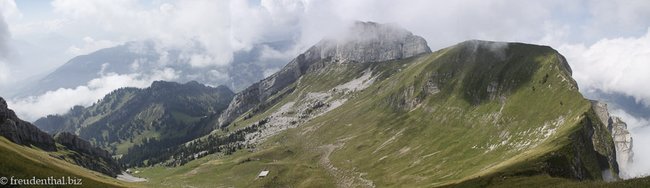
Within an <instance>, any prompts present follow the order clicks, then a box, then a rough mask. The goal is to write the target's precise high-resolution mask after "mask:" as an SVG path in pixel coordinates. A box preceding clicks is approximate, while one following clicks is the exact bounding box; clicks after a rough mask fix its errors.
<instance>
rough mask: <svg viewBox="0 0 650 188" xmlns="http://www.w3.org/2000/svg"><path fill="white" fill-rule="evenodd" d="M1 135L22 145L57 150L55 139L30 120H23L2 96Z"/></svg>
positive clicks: (0, 98)
mask: <svg viewBox="0 0 650 188" xmlns="http://www.w3.org/2000/svg"><path fill="white" fill-rule="evenodd" d="M0 136H4V137H5V138H7V139H9V140H10V141H12V142H14V143H16V144H20V145H26V146H28V145H34V146H36V147H39V148H41V149H43V150H46V151H54V150H56V145H55V144H54V140H53V139H52V137H50V135H48V134H47V133H45V132H43V131H41V130H39V129H38V128H37V127H36V126H34V125H32V124H31V123H29V122H26V121H23V120H21V119H19V118H18V117H17V116H16V113H14V111H13V110H11V109H9V108H8V106H7V102H6V101H5V100H4V99H3V98H2V97H0Z"/></svg>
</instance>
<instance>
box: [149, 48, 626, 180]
mask: <svg viewBox="0 0 650 188" xmlns="http://www.w3.org/2000/svg"><path fill="white" fill-rule="evenodd" d="M309 69H310V71H308V73H307V74H305V75H303V76H302V77H301V78H300V79H299V80H298V81H297V82H295V83H293V84H290V85H288V86H287V87H285V89H283V90H281V91H280V92H277V93H276V94H275V95H273V96H271V97H269V98H268V100H266V101H263V102H261V103H260V104H259V105H258V106H257V107H255V108H252V109H251V110H249V111H248V112H246V113H243V114H242V115H241V116H240V117H239V118H236V119H235V120H234V121H233V123H231V124H230V125H229V126H228V128H227V129H224V131H220V132H217V133H215V134H219V135H228V134H229V133H233V132H236V131H237V130H244V129H243V128H245V127H250V126H256V127H257V128H256V129H254V130H253V131H251V132H248V133H247V134H246V138H247V139H246V141H244V142H240V143H239V144H241V146H242V147H241V148H246V149H245V150H239V151H238V152H235V153H234V154H232V155H226V156H222V155H221V154H216V155H209V156H207V157H204V158H201V159H198V160H195V161H192V162H190V163H187V164H185V165H183V166H180V167H176V168H165V167H153V168H144V169H140V170H141V171H142V173H141V176H144V177H148V178H149V179H150V182H149V183H148V184H149V185H152V186H153V185H161V184H162V185H172V186H173V185H194V186H211V185H218V186H236V187H256V186H269V187H274V186H298V187H331V186H333V185H336V186H341V187H373V186H377V187H432V186H445V185H448V186H461V185H462V186H470V187H472V186H485V185H490V182H491V181H492V180H493V179H498V178H501V177H519V178H524V177H529V176H530V177H545V176H551V177H554V178H551V179H562V180H563V181H564V180H566V181H568V182H571V181H574V180H600V179H602V177H603V173H604V174H609V175H611V176H614V177H615V176H617V167H616V162H615V159H614V157H613V156H614V146H613V143H612V140H611V137H610V135H609V132H608V131H607V129H606V127H604V125H603V124H602V122H600V121H599V120H598V118H596V117H595V115H594V112H593V111H592V110H591V106H590V105H591V104H590V103H589V101H587V100H586V99H584V98H583V97H582V95H581V94H580V93H579V92H578V90H577V86H576V84H575V82H574V81H573V79H572V78H571V70H570V68H569V67H568V64H567V63H566V62H565V60H564V58H563V57H562V56H561V55H560V54H558V53H557V52H556V51H555V50H553V49H551V48H550V47H545V46H536V45H529V44H520V43H507V44H506V43H493V42H485V41H468V42H464V43H461V44H459V45H456V46H452V47H449V48H445V49H442V50H439V51H436V52H434V53H431V54H426V55H421V56H418V57H414V58H408V59H402V60H394V61H388V62H380V63H346V62H342V63H341V62H327V59H326V60H324V61H323V62H320V63H314V64H313V65H312V66H311V67H310V68H309ZM262 169H268V170H270V171H271V173H270V175H269V177H266V178H257V177H256V176H257V173H259V172H260V171H261V170H262ZM207 176H209V177H212V178H207V179H206V178H205V177H207ZM172 179H173V180H176V181H174V182H171V181H170V180H172ZM495 181H496V180H495ZM485 182H487V183H485ZM458 183H463V184H458ZM509 183H511V182H509Z"/></svg>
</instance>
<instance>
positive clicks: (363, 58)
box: [219, 22, 431, 126]
mask: <svg viewBox="0 0 650 188" xmlns="http://www.w3.org/2000/svg"><path fill="white" fill-rule="evenodd" d="M430 52H431V49H429V47H428V46H427V43H426V40H424V38H422V37H420V36H416V35H413V34H412V33H411V32H409V31H407V30H404V29H402V28H399V27H397V26H394V25H383V24H377V23H373V22H356V23H355V24H354V25H353V26H352V27H350V28H349V30H347V32H346V33H344V34H343V35H342V36H341V37H340V38H336V39H324V40H322V41H320V42H319V43H318V44H316V45H314V46H312V47H311V48H309V49H308V50H307V51H306V52H304V53H303V54H300V55H299V56H298V57H296V58H295V59H293V60H292V61H291V62H289V63H288V64H287V65H286V66H285V67H284V68H283V69H282V70H280V71H279V72H277V73H275V74H273V75H271V76H269V77H267V78H265V79H264V80H262V81H260V82H258V83H255V84H253V85H251V86H250V87H248V88H246V89H245V90H243V91H241V92H239V93H237V95H236V96H235V98H234V99H233V100H232V101H231V103H230V105H229V106H228V109H226V111H224V113H222V114H221V116H220V117H219V124H220V125H221V126H226V125H228V124H229V123H230V122H232V121H233V120H235V119H236V118H237V117H239V116H240V115H242V114H243V113H245V112H247V111H249V110H251V109H253V108H254V107H256V106H259V105H263V104H264V102H265V101H266V100H267V99H268V98H269V97H270V96H272V95H275V94H278V93H279V92H282V91H286V90H287V86H289V85H291V84H293V83H294V82H296V81H297V80H298V79H299V78H300V77H301V76H302V75H304V74H305V73H307V72H308V71H310V70H314V69H317V67H320V66H323V64H325V63H369V62H381V61H388V60H394V59H403V58H408V57H412V56H416V55H419V54H423V53H430ZM317 65H318V66H317Z"/></svg>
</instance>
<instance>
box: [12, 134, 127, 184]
mask: <svg viewBox="0 0 650 188" xmlns="http://www.w3.org/2000/svg"><path fill="white" fill-rule="evenodd" d="M0 153H2V154H1V155H0V161H1V162H0V164H2V165H0V176H3V177H11V176H14V177H16V178H32V177H37V178H47V177H50V176H54V177H61V176H66V177H67V176H69V177H76V178H80V179H82V183H83V186H85V187H136V186H138V185H135V184H130V183H125V182H121V181H118V180H117V179H114V178H111V177H108V176H106V175H103V174H100V173H98V172H94V171H91V170H88V169H85V168H83V167H80V166H76V165H74V164H71V163H68V162H66V161H63V160H60V159H56V158H54V157H51V156H49V155H48V153H47V152H45V151H42V150H40V149H34V148H31V147H26V146H20V145H17V144H14V143H12V142H11V141H9V140H7V139H6V138H4V137H0ZM59 154H61V153H59Z"/></svg>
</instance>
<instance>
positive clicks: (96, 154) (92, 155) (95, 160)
mask: <svg viewBox="0 0 650 188" xmlns="http://www.w3.org/2000/svg"><path fill="white" fill-rule="evenodd" d="M54 140H55V141H56V142H57V143H59V144H61V145H63V146H65V147H66V148H68V149H70V150H72V151H76V153H71V154H67V155H64V156H61V158H69V159H72V160H73V161H74V163H76V164H77V165H79V166H83V167H84V168H88V169H91V170H94V171H98V172H101V173H104V174H106V175H109V176H111V177H116V176H117V175H118V174H119V173H120V172H121V168H120V165H119V164H118V163H117V162H115V160H113V158H112V157H111V155H110V154H109V153H108V152H107V151H105V150H102V149H100V148H97V147H93V146H92V145H91V144H90V142H88V141H86V140H83V139H81V138H79V137H78V136H77V135H75V134H73V133H69V132H60V133H57V134H56V135H55V136H54Z"/></svg>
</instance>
